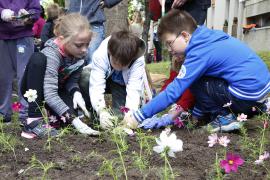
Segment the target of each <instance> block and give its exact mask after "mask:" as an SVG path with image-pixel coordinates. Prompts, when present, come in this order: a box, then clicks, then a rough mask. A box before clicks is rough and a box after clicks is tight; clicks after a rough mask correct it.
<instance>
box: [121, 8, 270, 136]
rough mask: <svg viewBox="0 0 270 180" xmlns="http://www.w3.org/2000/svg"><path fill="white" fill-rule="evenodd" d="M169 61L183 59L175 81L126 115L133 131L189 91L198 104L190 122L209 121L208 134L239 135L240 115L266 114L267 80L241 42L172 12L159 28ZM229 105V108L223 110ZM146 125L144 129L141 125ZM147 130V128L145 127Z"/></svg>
mask: <svg viewBox="0 0 270 180" xmlns="http://www.w3.org/2000/svg"><path fill="white" fill-rule="evenodd" d="M158 35H159V37H160V38H161V39H162V40H163V41H165V43H166V45H167V48H168V50H169V51H170V52H171V53H172V55H173V56H181V55H185V56H186V59H185V62H184V63H183V65H182V67H181V70H180V72H179V74H178V76H177V78H176V79H175V80H174V81H173V82H172V83H171V84H170V85H169V86H168V87H167V88H166V89H165V90H164V91H163V92H161V93H160V94H159V95H158V96H156V97H155V98H154V99H152V101H150V102H149V103H148V104H146V105H145V106H143V107H142V108H141V109H139V110H138V111H135V112H133V113H129V114H127V115H126V116H125V118H124V123H126V125H127V126H129V127H131V128H136V127H137V125H138V124H139V123H142V122H143V121H144V120H146V119H147V118H151V117H152V116H153V115H155V114H156V113H158V112H160V111H162V110H164V109H166V108H167V107H168V106H169V105H171V104H172V103H174V102H175V101H177V100H178V99H179V97H180V96H181V95H182V93H183V92H184V91H185V89H186V88H188V87H190V89H191V91H192V93H193V94H194V96H195V98H196V103H195V107H194V109H193V112H192V118H194V119H196V120H199V121H200V120H202V119H205V117H208V118H210V119H211V120H212V121H211V122H210V123H209V126H210V127H211V129H212V132H217V131H226V132H228V131H232V130H235V129H239V128H240V126H241V122H239V121H237V120H236V116H235V115H237V114H239V113H244V114H246V115H248V116H252V115H254V114H256V113H257V112H258V110H257V111H254V108H253V107H256V108H257V109H263V108H264V102H265V100H266V97H267V95H268V93H269V90H270V74H269V71H268V68H267V66H266V65H265V63H264V62H263V61H262V60H261V59H260V58H259V57H258V56H257V55H256V53H255V52H253V51H252V50H251V49H249V48H248V47H247V46H246V45H245V44H244V43H242V42H240V41H239V40H238V39H235V38H233V37H231V36H229V35H227V34H225V33H224V32H222V31H217V30H210V29H208V28H206V27H204V26H197V25H196V23H195V21H194V19H193V18H192V17H191V16H190V15H189V14H188V13H186V12H184V11H180V10H171V11H170V12H169V13H168V14H167V15H166V16H164V17H163V18H162V20H161V22H160V25H159V27H158ZM227 103H231V105H230V107H225V106H224V104H227ZM169 121H170V122H171V121H173V120H172V116H171V115H167V116H165V117H162V118H155V117H153V118H152V119H148V120H147V121H146V122H147V123H146V125H147V124H148V125H149V123H150V124H152V125H151V126H150V127H151V128H152V127H155V124H160V123H164V124H168V122H169ZM144 125H145V124H144ZM148 127H149V126H148Z"/></svg>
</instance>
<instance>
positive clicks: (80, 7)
mask: <svg viewBox="0 0 270 180" xmlns="http://www.w3.org/2000/svg"><path fill="white" fill-rule="evenodd" d="M121 1H122V0H104V5H105V7H107V8H111V7H113V6H115V5H116V4H118V3H119V2H121ZM68 11H69V12H71V13H72V12H79V13H80V14H81V15H83V16H86V17H87V19H88V21H89V22H90V24H102V23H103V22H105V21H106V17H105V14H104V10H103V9H102V8H101V7H100V0H70V4H69V10H68Z"/></svg>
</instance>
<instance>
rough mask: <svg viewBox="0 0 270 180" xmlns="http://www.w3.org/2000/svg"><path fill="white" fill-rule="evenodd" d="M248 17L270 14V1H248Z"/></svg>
mask: <svg viewBox="0 0 270 180" xmlns="http://www.w3.org/2000/svg"><path fill="white" fill-rule="evenodd" d="M245 10H246V17H251V16H256V15H260V14H264V13H268V12H270V0H248V1H246V3H245Z"/></svg>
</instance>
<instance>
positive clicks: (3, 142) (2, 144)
mask: <svg viewBox="0 0 270 180" xmlns="http://www.w3.org/2000/svg"><path fill="white" fill-rule="evenodd" d="M3 127H4V123H3V117H2V116H0V149H1V151H2V152H10V151H11V152H13V156H14V158H15V160H16V161H17V158H16V153H15V149H16V147H17V146H18V145H19V144H20V142H19V141H18V140H17V138H16V137H15V136H13V135H12V134H10V133H8V134H7V133H5V132H4V128H3Z"/></svg>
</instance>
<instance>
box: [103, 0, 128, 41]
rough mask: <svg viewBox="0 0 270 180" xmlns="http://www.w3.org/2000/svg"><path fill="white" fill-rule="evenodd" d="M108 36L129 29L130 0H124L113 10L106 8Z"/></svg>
mask: <svg viewBox="0 0 270 180" xmlns="http://www.w3.org/2000/svg"><path fill="white" fill-rule="evenodd" d="M105 15H106V23H105V28H106V36H109V35H110V34H111V33H112V32H115V31H119V30H123V29H128V19H127V18H128V0H123V1H122V2H121V3H119V4H117V5H116V6H114V7H113V8H111V9H108V8H105Z"/></svg>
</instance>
